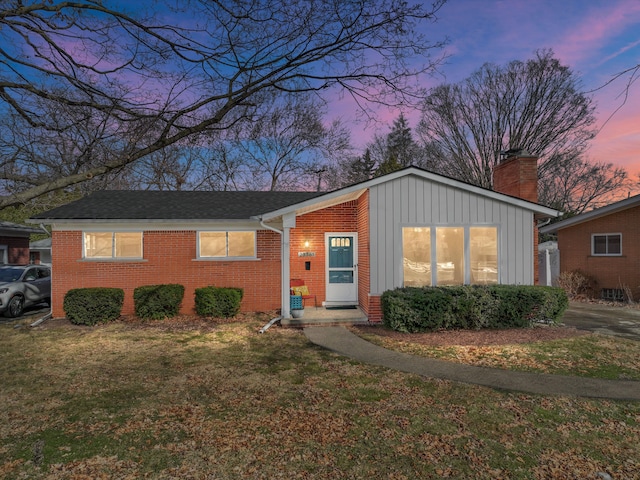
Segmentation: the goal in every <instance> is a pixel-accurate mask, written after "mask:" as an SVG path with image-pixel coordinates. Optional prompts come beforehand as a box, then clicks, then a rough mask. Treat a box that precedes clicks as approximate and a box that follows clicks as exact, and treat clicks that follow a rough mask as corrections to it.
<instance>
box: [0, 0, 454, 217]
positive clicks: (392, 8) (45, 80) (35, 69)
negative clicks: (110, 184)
mask: <svg viewBox="0 0 640 480" xmlns="http://www.w3.org/2000/svg"><path fill="white" fill-rule="evenodd" d="M445 1H446V0H436V2H435V3H434V4H433V5H432V6H431V7H425V6H424V5H422V4H417V5H413V6H412V5H408V4H407V3H406V2H404V1H403V0H371V1H367V2H363V1H353V2H352V1H348V2H344V1H342V0H326V1H308V2H300V1H299V0H263V1H260V2H256V1H254V0H228V1H225V2H211V1H209V0H185V1H184V2H173V1H171V0H159V1H156V2H148V3H147V4H145V5H144V7H146V8H138V9H137V10H136V12H142V11H145V12H149V13H148V14H146V16H143V15H142V14H138V13H126V11H125V9H124V8H123V9H118V7H110V6H109V4H108V3H106V2H98V1H90V0H78V1H61V0H51V1H48V2H35V1H33V0H31V1H28V0H27V1H25V0H6V1H5V2H3V3H2V7H0V45H1V47H0V111H2V113H3V115H15V116H18V117H19V118H20V119H21V121H22V122H23V125H24V126H25V128H27V129H29V130H31V131H36V132H39V133H37V134H36V136H38V135H42V133H41V132H49V133H50V134H51V135H62V136H64V135H66V134H67V133H68V132H69V130H70V129H73V127H74V125H75V123H74V122H73V121H72V120H71V119H70V117H69V119H68V121H67V122H63V123H57V122H54V121H52V119H51V118H49V117H48V116H47V115H43V114H42V112H43V104H47V105H48V107H47V108H46V110H47V111H52V110H56V109H57V108H64V109H69V110H73V111H79V112H90V113H86V115H88V116H89V117H90V118H91V119H92V121H94V122H96V123H97V125H99V126H100V128H102V131H103V133H102V135H101V136H100V138H99V139H97V140H99V143H101V144H107V145H108V150H109V155H108V156H106V157H105V158H101V159H100V160H99V161H98V160H95V158H94V157H91V161H89V162H87V163H83V164H82V166H80V165H79V164H76V166H77V167H78V168H72V169H67V168H66V167H63V168H62V170H63V171H56V170H55V168H53V169H50V168H49V166H48V165H45V164H42V163H40V162H41V160H42V157H41V156H34V157H32V158H29V159H26V158H25V159H23V160H22V161H20V162H18V161H12V160H11V159H12V157H13V156H14V154H15V153H16V151H17V149H16V150H14V151H10V152H7V154H8V156H9V160H8V161H7V162H6V163H5V165H4V167H5V168H4V171H3V177H2V179H3V180H4V181H3V182H2V190H0V191H1V192H2V193H3V195H4V196H2V197H0V207H4V206H7V205H12V204H18V203H21V202H26V201H28V200H29V199H32V198H35V197H37V196H39V195H42V194H45V193H47V192H51V191H54V190H57V189H61V188H66V187H69V186H71V185H74V184H78V183H80V182H84V181H86V180H87V179H90V178H95V177H97V176H100V175H104V174H106V173H109V172H113V171H115V170H118V169H122V168H123V167H125V166H127V165H129V164H132V163H135V162H137V161H138V160H140V159H142V158H144V157H146V156H147V155H149V154H151V153H153V152H157V151H159V150H161V149H163V148H165V147H167V146H168V145H172V144H177V143H179V142H181V141H185V140H186V139H189V138H192V137H194V136H197V135H199V134H201V133H203V132H216V131H218V132H219V131H223V130H226V129H228V128H230V127H231V126H232V125H233V124H234V123H238V122H244V121H246V120H247V119H250V118H252V116H253V115H254V114H255V110H256V108H257V107H258V104H257V101H256V100H257V98H258V97H259V95H260V94H262V93H267V92H270V91H281V92H326V91H328V89H336V90H337V89H340V90H342V91H343V92H346V93H347V94H349V95H351V96H352V97H353V98H354V99H355V100H356V101H358V102H360V103H361V104H362V105H363V106H364V104H366V103H367V102H369V101H377V102H384V103H388V104H396V103H400V102H402V103H408V102H411V101H415V100H416V99H417V98H418V97H417V93H418V92H417V91H416V90H414V89H413V88H412V86H413V85H414V84H415V83H414V82H408V81H407V80H409V79H415V76H416V75H420V74H423V73H425V72H429V71H431V70H432V69H433V68H434V65H435V63H437V60H436V61H432V60H431V57H430V52H431V51H432V49H434V48H438V47H440V46H441V43H433V42H430V41H428V40H426V39H425V36H424V35H423V33H422V32H424V31H426V30H427V28H428V27H427V25H428V23H429V22H431V21H433V20H434V19H435V14H436V13H437V11H438V10H439V8H440V7H441V6H442V4H443V3H444V2H445ZM176 5H177V6H176ZM408 57H412V59H415V58H422V59H423V60H424V61H423V62H422V64H421V65H419V66H418V67H416V68H414V69H411V68H409V67H408V66H407V65H408V64H407V62H406V60H407V58H408ZM6 133H7V132H6V131H3V132H2V134H6ZM7 143H10V142H7ZM103 148H104V147H103ZM86 153H89V151H87V152H86ZM81 154H82V153H78V155H81ZM55 160H56V161H58V162H64V161H65V160H64V159H63V158H57V159H55ZM34 172H35V173H37V174H39V173H43V174H44V175H42V176H41V177H38V178H39V180H37V181H34Z"/></svg>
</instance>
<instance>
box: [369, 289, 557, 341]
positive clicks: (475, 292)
mask: <svg viewBox="0 0 640 480" xmlns="http://www.w3.org/2000/svg"><path fill="white" fill-rule="evenodd" d="M380 302H381V306H382V315H383V320H382V321H383V324H384V325H385V326H386V327H388V328H391V329H393V330H396V331H400V332H407V333H413V332H424V331H433V330H439V329H456V328H465V329H480V328H513V327H528V326H531V325H532V324H533V323H534V322H546V323H550V322H555V321H557V320H558V319H559V318H560V317H561V316H562V314H563V313H564V311H565V309H566V308H567V306H568V304H569V302H568V299H567V295H566V293H565V292H564V291H563V290H562V289H560V288H555V287H539V286H521V285H518V286H516V285H492V286H476V285H462V286H453V287H424V288H415V287H407V288H398V289H395V290H389V291H387V292H384V293H383V294H382V296H381V298H380Z"/></svg>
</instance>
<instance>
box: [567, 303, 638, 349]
mask: <svg viewBox="0 0 640 480" xmlns="http://www.w3.org/2000/svg"><path fill="white" fill-rule="evenodd" d="M561 321H562V322H563V323H564V324H565V325H567V326H570V327H575V328H577V329H578V330H587V331H589V332H595V333H601V334H603V335H614V336H617V337H623V338H628V339H630V340H636V341H640V308H630V307H626V306H620V307H611V306H608V305H600V304H598V303H581V302H571V303H570V305H569V308H568V309H567V311H566V312H565V314H564V317H562V320H561Z"/></svg>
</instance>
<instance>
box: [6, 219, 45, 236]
mask: <svg viewBox="0 0 640 480" xmlns="http://www.w3.org/2000/svg"><path fill="white" fill-rule="evenodd" d="M0 230H2V231H4V232H10V233H15V234H19V235H25V236H28V235H30V234H32V233H44V232H43V231H42V230H40V229H39V228H37V227H27V226H26V225H18V224H17V223H12V222H5V221H0Z"/></svg>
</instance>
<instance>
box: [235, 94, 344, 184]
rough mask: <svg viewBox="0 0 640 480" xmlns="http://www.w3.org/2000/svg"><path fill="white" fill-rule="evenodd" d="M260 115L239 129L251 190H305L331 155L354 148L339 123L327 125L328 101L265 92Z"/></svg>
mask: <svg viewBox="0 0 640 480" xmlns="http://www.w3.org/2000/svg"><path fill="white" fill-rule="evenodd" d="M260 103H261V107H260V111H261V113H260V117H259V119H258V120H257V121H255V122H252V123H250V124H243V127H244V128H240V129H238V131H237V135H236V139H235V146H236V149H237V150H238V152H239V155H240V156H241V157H242V158H243V159H244V162H245V167H246V173H247V175H245V177H244V179H242V184H243V185H244V186H245V187H246V188H249V189H252V190H306V189H309V188H310V187H311V186H315V184H316V179H317V175H318V172H319V171H321V170H322V169H323V168H324V167H326V165H327V163H328V162H329V160H330V157H331V156H332V155H334V156H335V155H339V154H340V152H342V151H348V150H349V149H350V141H349V138H350V137H349V132H348V131H347V130H346V128H344V127H343V126H342V125H341V123H340V122H333V123H332V124H331V125H330V126H329V127H325V126H324V124H323V122H322V115H323V112H324V105H323V104H322V103H321V102H319V101H317V100H316V99H314V97H313V96H310V95H308V94H298V95H291V94H289V95H285V96H283V95H269V96H268V97H265V96H261V102H260Z"/></svg>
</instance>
